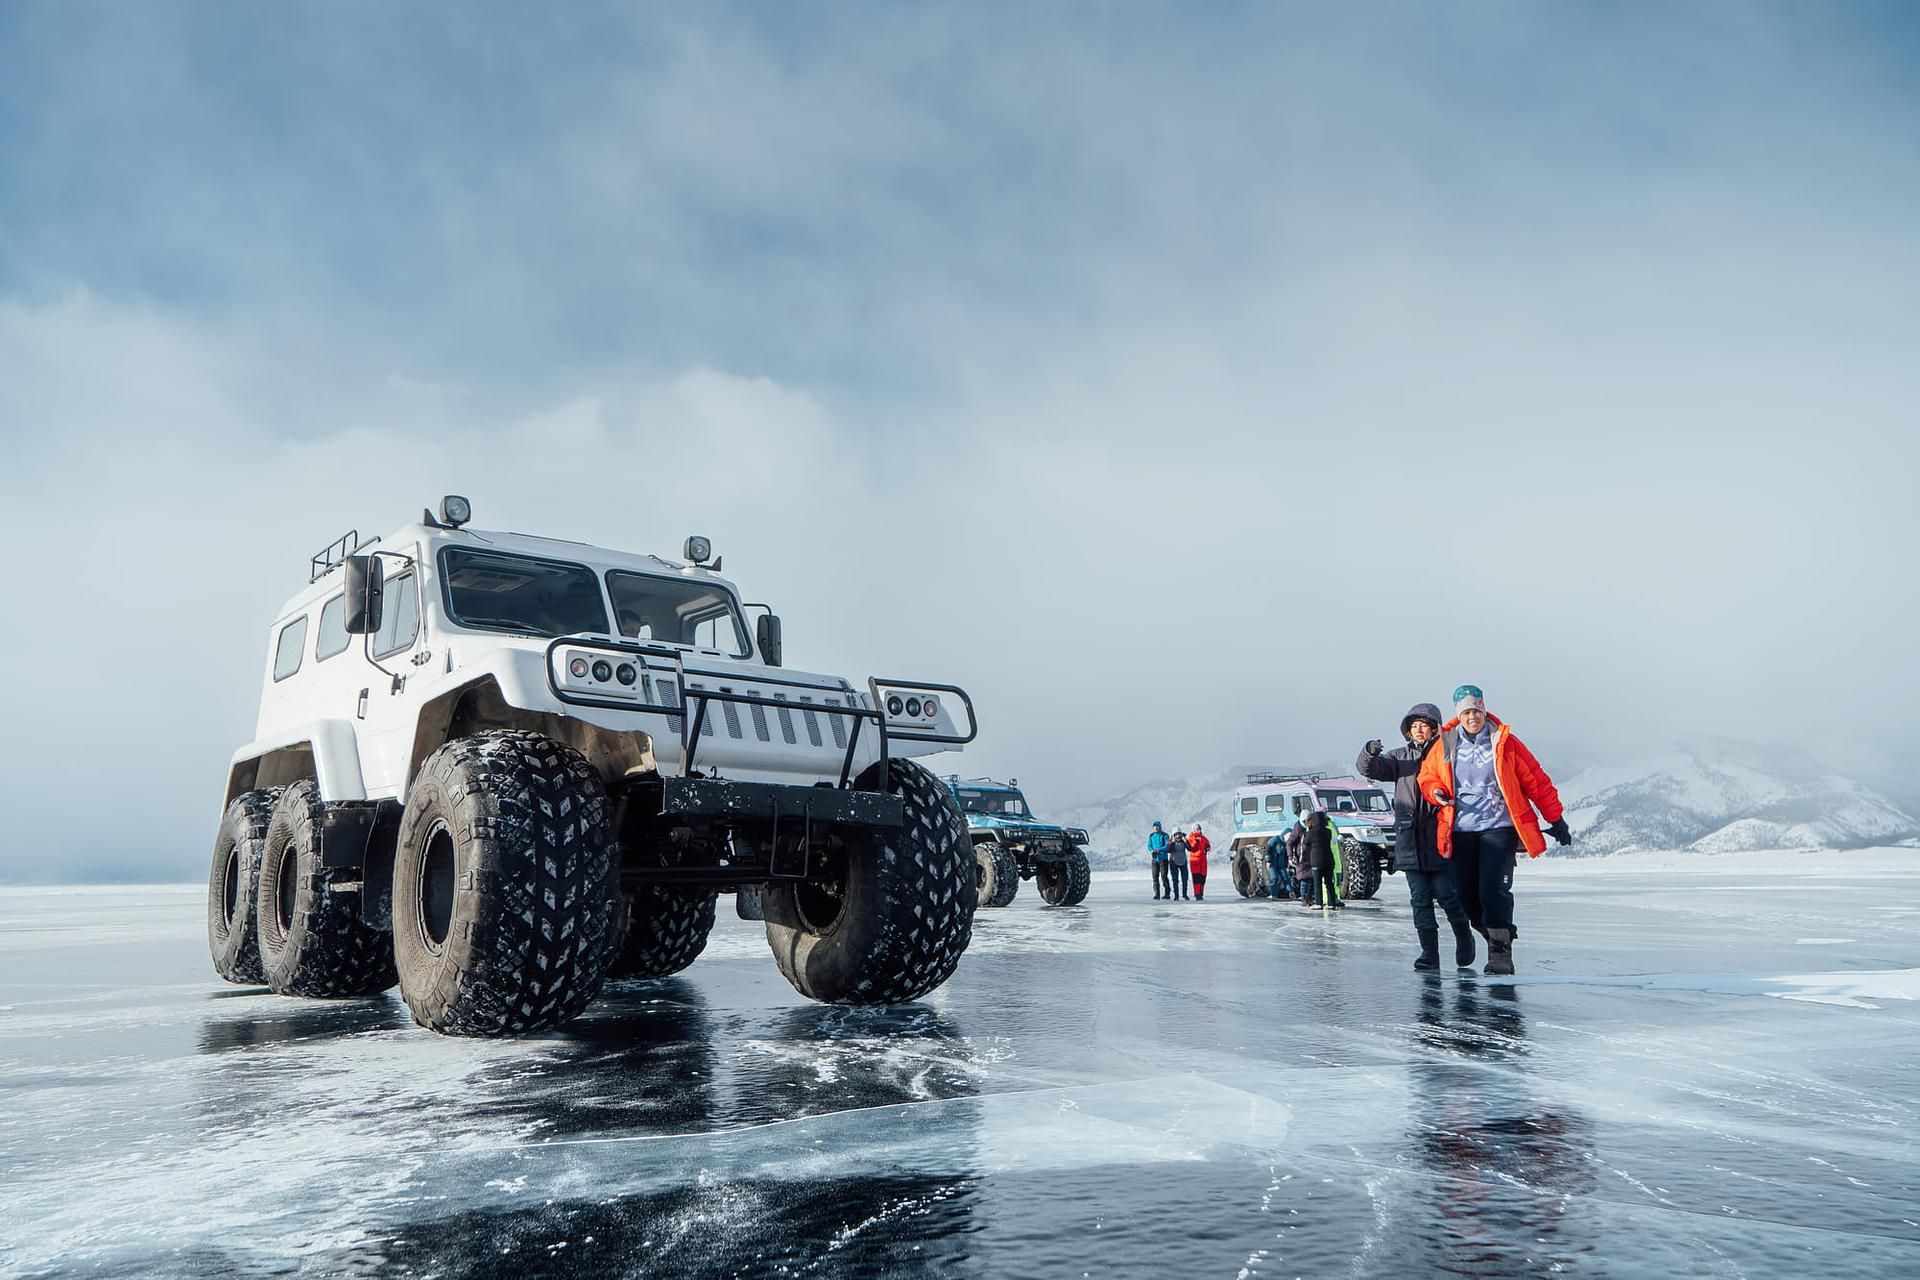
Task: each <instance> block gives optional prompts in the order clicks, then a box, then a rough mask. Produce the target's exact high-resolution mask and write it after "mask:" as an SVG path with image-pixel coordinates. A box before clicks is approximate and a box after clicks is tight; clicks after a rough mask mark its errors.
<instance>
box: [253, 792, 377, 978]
mask: <svg viewBox="0 0 1920 1280" xmlns="http://www.w3.org/2000/svg"><path fill="white" fill-rule="evenodd" d="M325 816H326V805H325V803H324V802H323V801H322V800H321V799H320V789H319V788H318V787H316V786H315V785H314V784H313V782H312V780H310V779H303V780H302V781H299V782H296V783H293V784H292V785H291V786H289V787H287V789H286V790H284V791H282V792H281V793H280V798H279V799H278V800H277V801H275V802H274V806H273V817H272V819H271V820H269V821H268V823H267V834H266V838H265V839H264V840H263V841H262V842H261V846H260V864H259V871H258V874H257V875H256V876H255V877H254V907H253V918H254V924H255V929H256V932H257V934H258V936H259V939H260V965H261V968H262V969H263V970H264V971H265V975H266V979H267V985H268V986H270V987H272V988H273V989H274V990H275V991H277V992H279V993H280V994H281V995H283V996H314V997H319V998H323V999H342V998H350V997H353V996H370V995H376V994H378V993H379V992H382V991H385V990H386V989H387V988H388V987H391V986H392V985H393V984H394V971H393V938H392V936H391V935H390V934H388V932H387V931H386V930H385V929H377V928H375V927H373V926H372V925H370V924H368V923H367V922H366V921H365V920H364V919H363V918H362V917H361V913H360V902H361V890H360V889H359V888H358V887H355V888H350V889H349V888H336V887H335V885H336V883H340V884H353V883H354V882H355V881H357V880H358V878H359V875H360V872H359V870H358V869H356V868H329V867H328V866H327V865H326V860H325V857H324V856H323V851H322V849H321V846H320V842H321V831H322V830H323V828H324V819H325Z"/></svg>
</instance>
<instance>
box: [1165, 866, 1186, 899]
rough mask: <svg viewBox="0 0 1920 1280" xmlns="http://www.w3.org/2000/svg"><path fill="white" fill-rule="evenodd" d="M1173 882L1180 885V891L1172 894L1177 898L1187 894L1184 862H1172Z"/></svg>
mask: <svg viewBox="0 0 1920 1280" xmlns="http://www.w3.org/2000/svg"><path fill="white" fill-rule="evenodd" d="M1173 883H1174V884H1176V885H1178V886H1179V887H1180V892H1179V893H1177V894H1174V896H1175V897H1177V898H1184V897H1186V896H1187V864H1186V863H1184V862H1176V863H1174V864H1173ZM1169 892H1171V888H1170V889H1169Z"/></svg>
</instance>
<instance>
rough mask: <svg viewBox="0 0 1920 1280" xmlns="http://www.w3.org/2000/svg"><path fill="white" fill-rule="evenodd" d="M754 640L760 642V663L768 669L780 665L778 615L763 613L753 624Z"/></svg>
mask: <svg viewBox="0 0 1920 1280" xmlns="http://www.w3.org/2000/svg"><path fill="white" fill-rule="evenodd" d="M754 638H755V639H756V640H758V641H759V642H760V661H762V662H764V663H766V664H767V665H768V666H770V667H777V666H779V665H780V615H779V614H777V613H763V614H761V615H760V619H759V621H758V622H756V623H755V624H754Z"/></svg>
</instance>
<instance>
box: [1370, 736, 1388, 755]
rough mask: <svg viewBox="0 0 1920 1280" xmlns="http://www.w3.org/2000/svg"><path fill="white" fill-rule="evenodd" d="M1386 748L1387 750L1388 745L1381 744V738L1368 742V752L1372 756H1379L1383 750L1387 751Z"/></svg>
mask: <svg viewBox="0 0 1920 1280" xmlns="http://www.w3.org/2000/svg"><path fill="white" fill-rule="evenodd" d="M1385 750H1386V747H1384V746H1382V745H1381V743H1380V739H1378V738H1375V739H1374V740H1373V741H1371V742H1369V743H1368V744H1367V754H1368V755H1370V756H1377V755H1379V754H1380V753H1381V752H1382V751H1385Z"/></svg>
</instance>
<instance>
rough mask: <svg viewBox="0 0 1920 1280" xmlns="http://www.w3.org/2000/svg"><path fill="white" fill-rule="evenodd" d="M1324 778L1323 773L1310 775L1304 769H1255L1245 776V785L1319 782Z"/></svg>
mask: <svg viewBox="0 0 1920 1280" xmlns="http://www.w3.org/2000/svg"><path fill="white" fill-rule="evenodd" d="M1326 776H1327V775H1326V774H1324V773H1311V772H1308V771H1307V770H1305V769H1297V770H1280V769H1256V770H1254V771H1253V772H1252V773H1250V774H1248V775H1247V785H1248V786H1258V785H1260V784H1261V783H1266V782H1319V781H1321V780H1322V779H1323V778H1325V777H1326Z"/></svg>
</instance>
